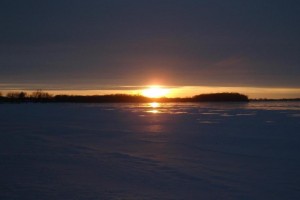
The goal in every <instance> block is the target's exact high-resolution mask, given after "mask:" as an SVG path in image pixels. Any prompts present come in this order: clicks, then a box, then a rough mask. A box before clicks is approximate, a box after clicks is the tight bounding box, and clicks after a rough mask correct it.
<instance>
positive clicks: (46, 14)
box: [0, 0, 300, 97]
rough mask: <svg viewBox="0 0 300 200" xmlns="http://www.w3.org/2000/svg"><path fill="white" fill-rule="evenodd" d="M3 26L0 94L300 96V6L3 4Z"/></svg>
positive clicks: (264, 0)
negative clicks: (154, 89) (144, 91)
mask: <svg viewBox="0 0 300 200" xmlns="http://www.w3.org/2000/svg"><path fill="white" fill-rule="evenodd" d="M0 22H1V31H0V91H1V90H2V91H3V90H4V91H5V90H17V89H26V90H32V89H33V90H34V89H45V90H52V91H57V90H62V91H67V90H68V91H106V92H107V91H133V90H138V89H141V88H143V87H145V86H146V85H153V84H154V85H163V86H166V87H170V88H178V89H180V88H181V89H184V88H185V89H187V88H189V92H190V93H191V95H192V93H193V92H191V90H192V91H194V93H197V92H201V91H204V90H200V89H199V88H202V89H203V88H206V89H207V88H211V90H212V92H213V91H214V88H218V91H219V89H220V88H227V89H228V88H229V89H228V90H231V89H232V90H237V89H244V90H243V91H245V92H246V93H247V91H248V90H249V91H253V90H255V91H257V92H258V93H259V92H261V94H260V95H258V97H263V95H266V93H265V91H266V90H268V91H273V92H274V95H275V93H276V92H278V91H282V90H285V92H283V93H282V92H281V93H280V94H283V96H284V95H287V96H290V97H296V96H298V97H300V81H299V77H300V56H299V54H300V39H299V35H300V26H299V22H300V1H298V0H272V1H271V0H251V1H241V0H226V1H224V0H51V1H50V0H43V1H38V0H26V1H24V0H14V1H11V0H1V1H0ZM191 88H192V89H191ZM197 88H198V89H197ZM187 91H188V90H186V94H185V93H184V90H182V91H181V93H180V95H181V96H184V95H187V94H189V95H190V93H188V92H187ZM220 91H222V90H220ZM243 91H240V92H242V93H243ZM249 91H248V92H249ZM271 93H272V92H271ZM177 94H179V93H177ZM276 95H277V96H278V94H276ZM256 96H257V95H256Z"/></svg>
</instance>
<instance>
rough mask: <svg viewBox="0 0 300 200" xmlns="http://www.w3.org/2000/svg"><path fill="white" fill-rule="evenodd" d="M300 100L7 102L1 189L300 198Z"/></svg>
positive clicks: (65, 195) (58, 195)
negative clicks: (240, 101) (128, 102)
mask: <svg viewBox="0 0 300 200" xmlns="http://www.w3.org/2000/svg"><path fill="white" fill-rule="evenodd" d="M299 130H300V103H299V102H298V103H297V102H290V103H286V102H268V103H259V102H258V103H240V104H239V103H227V104H223V103H214V104H207V103H199V104H188V103H183V104H162V105H160V106H159V107H156V108H155V107H151V105H150V104H0V199H4V200H10V199H22V200H27V199H28V200H29V199H30V200H32V199H43V200H48V199H49V200H50V199H51V200H53V199H64V200H68V199H101V200H102V199H103V200H106V199H113V200H117V199H118V200H120V199H136V200H137V199H138V200H141V199H166V200H168V199H185V200H186V199H204V200H205V199H238V200H243V199H249V200H250V199H251V200H252V199H263V200H266V199H272V200H276V199H280V200H281V199H288V200H293V199H295V200H298V199H300V172H299V171H300V156H299V153H300V131H299Z"/></svg>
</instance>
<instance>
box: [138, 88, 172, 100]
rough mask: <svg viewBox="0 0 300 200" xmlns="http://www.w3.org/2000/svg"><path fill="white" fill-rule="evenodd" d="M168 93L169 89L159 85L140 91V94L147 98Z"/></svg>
mask: <svg viewBox="0 0 300 200" xmlns="http://www.w3.org/2000/svg"><path fill="white" fill-rule="evenodd" d="M168 93H169V89H166V88H161V87H160V86H150V87H149V88H147V89H145V90H143V91H142V95H143V96H145V97H149V98H161V97H164V96H166V95H167V94H168Z"/></svg>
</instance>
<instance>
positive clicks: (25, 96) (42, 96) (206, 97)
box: [0, 90, 249, 103]
mask: <svg viewBox="0 0 300 200" xmlns="http://www.w3.org/2000/svg"><path fill="white" fill-rule="evenodd" d="M153 101H156V102H247V101H249V99H248V97H247V96H246V95H243V94H240V93H212V94H200V95H196V96H193V97H189V98H167V97H162V98H148V97H145V96H142V95H128V94H110V95H89V96H84V95H51V94H49V93H48V92H44V91H42V90H37V91H35V92H32V93H27V92H23V91H21V92H8V93H7V94H6V95H5V96H4V95H2V93H1V92H0V102H12V103H23V102H45V103H46V102H49V103H50V102H66V103H67V102H70V103H122V102H124V103H147V102H153Z"/></svg>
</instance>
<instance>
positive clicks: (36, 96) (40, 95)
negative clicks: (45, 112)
mask: <svg viewBox="0 0 300 200" xmlns="http://www.w3.org/2000/svg"><path fill="white" fill-rule="evenodd" d="M30 99H31V100H32V101H36V102H48V101H51V100H52V99H53V96H52V95H50V94H49V93H47V92H43V91H42V90H37V91H35V92H33V93H31V95H30Z"/></svg>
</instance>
